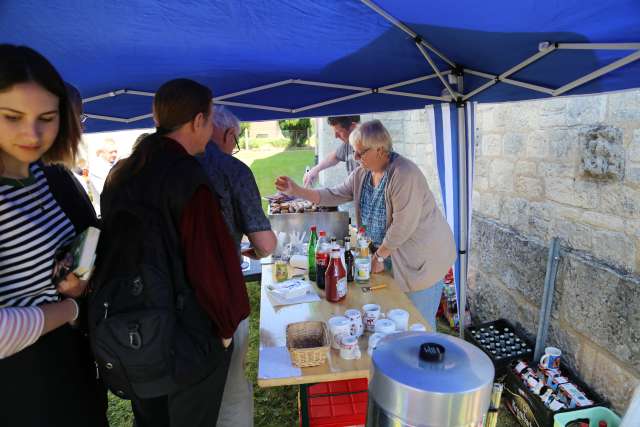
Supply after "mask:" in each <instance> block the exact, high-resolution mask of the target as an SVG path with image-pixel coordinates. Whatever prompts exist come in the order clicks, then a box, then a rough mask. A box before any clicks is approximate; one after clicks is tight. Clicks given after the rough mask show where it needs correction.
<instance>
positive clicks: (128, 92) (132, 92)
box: [123, 89, 156, 97]
mask: <svg viewBox="0 0 640 427" xmlns="http://www.w3.org/2000/svg"><path fill="white" fill-rule="evenodd" d="M125 94H126V95H139V96H149V97H154V96H156V94H155V92H146V91H142V90H129V89H125V92H124V94H123V95H125Z"/></svg>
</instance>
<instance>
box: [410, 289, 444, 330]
mask: <svg viewBox="0 0 640 427" xmlns="http://www.w3.org/2000/svg"><path fill="white" fill-rule="evenodd" d="M442 287H443V284H442V280H439V281H438V282H437V283H436V284H435V285H433V286H431V287H430V288H427V289H423V290H421V291H415V292H407V296H408V297H409V299H410V300H411V302H412V303H413V305H415V306H416V308H417V309H418V311H419V312H420V314H422V317H424V318H425V320H426V321H427V322H429V325H431V330H432V331H433V332H435V331H436V313H437V312H438V305H440V296H441V295H442Z"/></svg>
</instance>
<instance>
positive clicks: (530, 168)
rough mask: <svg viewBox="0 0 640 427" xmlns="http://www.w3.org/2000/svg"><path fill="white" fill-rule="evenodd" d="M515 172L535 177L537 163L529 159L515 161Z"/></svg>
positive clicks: (536, 174)
mask: <svg viewBox="0 0 640 427" xmlns="http://www.w3.org/2000/svg"><path fill="white" fill-rule="evenodd" d="M515 172H516V174H518V175H525V176H531V177H536V176H538V164H537V163H536V162H532V161H529V160H519V161H517V162H516V170H515Z"/></svg>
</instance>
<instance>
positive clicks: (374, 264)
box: [371, 255, 384, 273]
mask: <svg viewBox="0 0 640 427" xmlns="http://www.w3.org/2000/svg"><path fill="white" fill-rule="evenodd" d="M383 271H384V262H378V257H377V256H375V255H374V256H373V257H372V258H371V272H372V273H382V272H383Z"/></svg>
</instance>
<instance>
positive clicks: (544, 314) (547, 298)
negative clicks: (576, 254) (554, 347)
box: [533, 237, 560, 360]
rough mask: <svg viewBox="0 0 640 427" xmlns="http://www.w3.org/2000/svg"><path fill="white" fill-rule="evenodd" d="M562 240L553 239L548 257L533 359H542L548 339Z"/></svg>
mask: <svg viewBox="0 0 640 427" xmlns="http://www.w3.org/2000/svg"><path fill="white" fill-rule="evenodd" d="M559 254H560V241H559V239H558V238H557V237H554V238H553V239H552V240H551V246H550V247H549V257H548V258H547V273H546V275H545V277H544V293H543V294H542V304H541V305H540V320H539V323H538V334H537V335H536V348H535V350H534V352H533V360H540V356H542V351H543V350H542V349H543V348H544V343H545V342H546V341H547V332H548V330H549V317H550V316H551V308H552V307H553V292H554V290H555V286H556V275H557V274H558V261H559V260H560V255H559Z"/></svg>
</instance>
